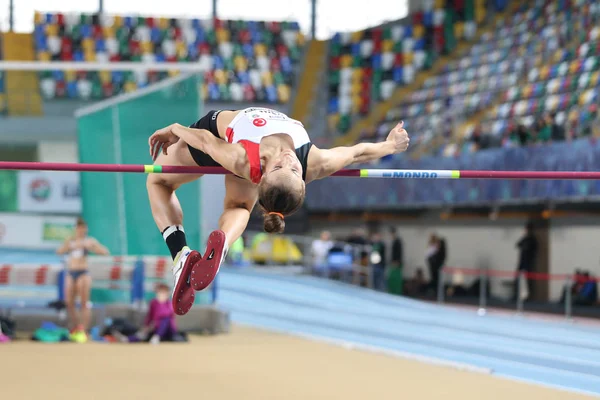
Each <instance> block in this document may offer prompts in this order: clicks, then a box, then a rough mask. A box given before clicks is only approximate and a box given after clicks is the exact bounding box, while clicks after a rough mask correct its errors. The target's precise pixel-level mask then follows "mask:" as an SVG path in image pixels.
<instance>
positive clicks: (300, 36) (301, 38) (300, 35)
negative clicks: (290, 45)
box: [296, 32, 306, 47]
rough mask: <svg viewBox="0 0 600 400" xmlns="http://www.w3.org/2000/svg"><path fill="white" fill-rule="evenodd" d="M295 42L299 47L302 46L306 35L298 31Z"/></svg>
mask: <svg viewBox="0 0 600 400" xmlns="http://www.w3.org/2000/svg"><path fill="white" fill-rule="evenodd" d="M296 43H297V44H298V46H300V47H302V46H304V44H305V43H306V37H305V36H304V34H303V33H302V32H298V35H297V39H296Z"/></svg>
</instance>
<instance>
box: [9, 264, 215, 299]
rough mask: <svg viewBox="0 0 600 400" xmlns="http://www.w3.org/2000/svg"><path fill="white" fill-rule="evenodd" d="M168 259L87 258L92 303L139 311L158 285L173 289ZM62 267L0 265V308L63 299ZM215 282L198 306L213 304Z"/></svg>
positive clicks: (200, 295) (201, 297)
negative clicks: (112, 304) (128, 306)
mask: <svg viewBox="0 0 600 400" xmlns="http://www.w3.org/2000/svg"><path fill="white" fill-rule="evenodd" d="M170 265H171V260H170V259H169V258H166V257H155V256H140V257H135V256H125V257H118V256H116V257H103V256H90V257H89V259H88V269H89V272H90V274H91V276H92V296H91V297H92V302H96V303H100V304H108V303H128V304H131V305H132V307H134V308H141V307H143V305H144V304H145V303H147V302H148V301H149V299H150V298H151V297H152V296H153V293H154V287H155V285H156V284H157V283H159V282H161V283H166V284H168V285H169V286H170V287H171V286H172V283H173V279H172V277H171V273H170ZM65 275H66V271H65V268H64V266H63V265H60V264H57V265H48V264H5V265H2V266H0V305H1V304H4V307H9V306H10V307H13V308H19V307H26V306H36V307H45V306H47V304H48V303H50V302H52V301H56V300H64V280H65ZM217 291H218V290H217V279H215V281H214V282H213V283H212V284H211V289H210V290H206V291H203V292H201V294H199V295H197V296H196V298H197V304H208V303H210V304H212V303H214V302H215V301H216V298H217Z"/></svg>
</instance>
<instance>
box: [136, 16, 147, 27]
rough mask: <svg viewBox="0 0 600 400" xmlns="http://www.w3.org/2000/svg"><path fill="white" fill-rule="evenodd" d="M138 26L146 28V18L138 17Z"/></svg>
mask: <svg viewBox="0 0 600 400" xmlns="http://www.w3.org/2000/svg"><path fill="white" fill-rule="evenodd" d="M137 26H146V18H144V17H138V18H137Z"/></svg>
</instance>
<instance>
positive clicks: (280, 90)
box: [277, 83, 290, 103]
mask: <svg viewBox="0 0 600 400" xmlns="http://www.w3.org/2000/svg"><path fill="white" fill-rule="evenodd" d="M277 95H278V96H279V101H280V102H282V103H287V102H288V101H289V100H290V88H289V87H288V85H285V84H283V83H282V84H281V85H279V86H277Z"/></svg>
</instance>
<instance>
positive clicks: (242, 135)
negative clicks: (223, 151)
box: [225, 107, 312, 183]
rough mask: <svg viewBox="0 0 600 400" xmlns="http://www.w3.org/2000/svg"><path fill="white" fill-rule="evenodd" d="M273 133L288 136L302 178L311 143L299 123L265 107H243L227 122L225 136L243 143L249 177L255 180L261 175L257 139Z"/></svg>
mask: <svg viewBox="0 0 600 400" xmlns="http://www.w3.org/2000/svg"><path fill="white" fill-rule="evenodd" d="M276 134H286V135H288V136H290V137H291V138H292V140H293V141H294V148H295V150H296V156H297V157H298V160H299V161H300V164H301V165H302V179H306V169H307V168H308V153H309V152H310V149H311V147H312V143H311V141H310V138H309V137H308V133H307V132H306V129H304V126H303V125H302V122H300V121H296V120H295V119H292V118H290V117H288V116H287V115H285V114H284V113H282V112H279V111H275V110H271V109H268V108H261V107H252V108H246V109H245V110H241V111H240V112H239V113H238V114H237V115H236V116H235V118H234V119H233V120H232V121H231V123H230V124H229V126H228V127H227V131H226V133H225V136H226V137H227V141H228V142H229V143H239V144H241V145H242V146H244V149H245V150H246V155H247V157H248V162H249V163H250V180H251V181H252V182H254V183H258V182H260V179H261V177H262V169H261V166H260V151H259V146H260V142H261V140H262V138H264V137H265V136H270V135H276Z"/></svg>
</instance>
